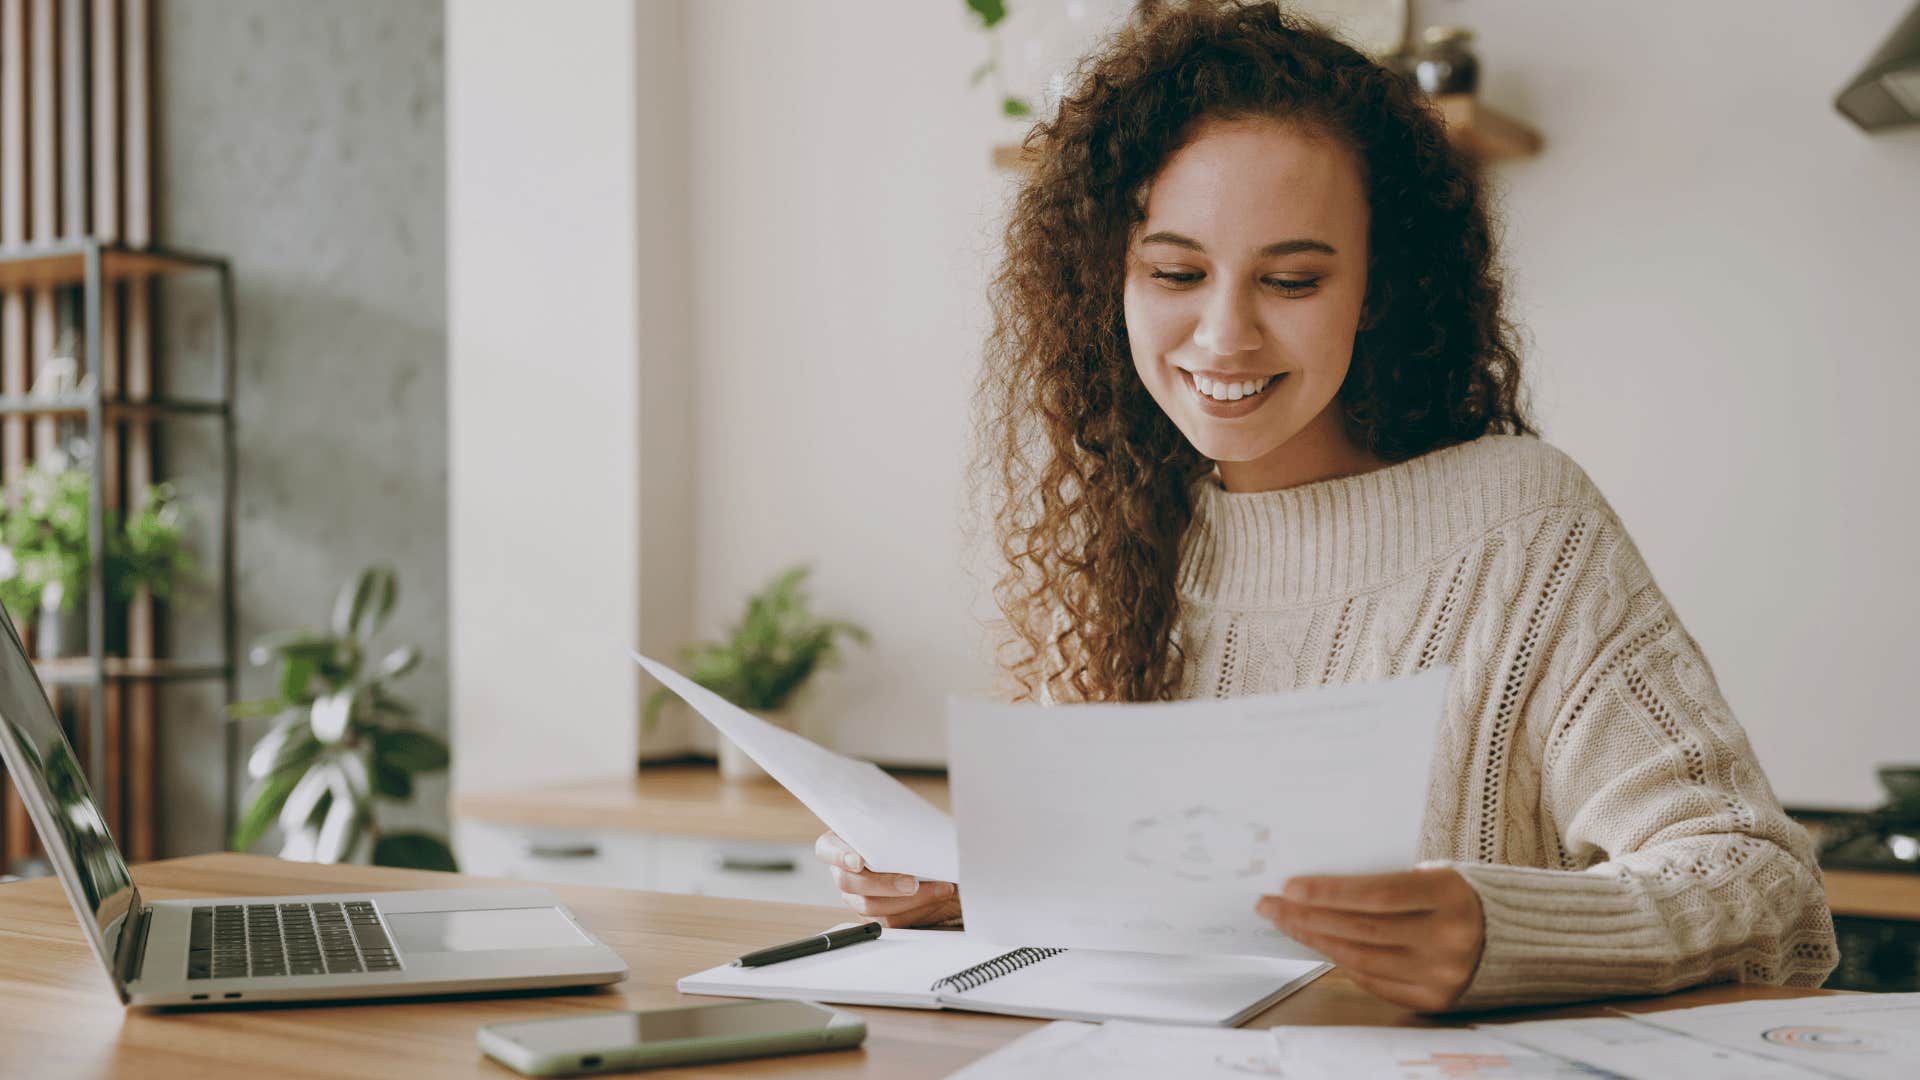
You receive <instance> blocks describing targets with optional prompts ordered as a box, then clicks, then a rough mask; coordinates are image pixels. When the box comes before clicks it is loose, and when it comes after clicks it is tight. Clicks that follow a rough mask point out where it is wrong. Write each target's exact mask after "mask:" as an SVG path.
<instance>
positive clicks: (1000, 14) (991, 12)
mask: <svg viewBox="0 0 1920 1080" xmlns="http://www.w3.org/2000/svg"><path fill="white" fill-rule="evenodd" d="M967 10H968V11H971V12H973V13H974V14H975V15H978V16H980V26H981V28H982V29H987V30H991V29H992V28H993V27H994V25H995V24H996V23H998V22H999V21H1000V20H1001V19H1004V18H1006V17H1007V0H967Z"/></svg>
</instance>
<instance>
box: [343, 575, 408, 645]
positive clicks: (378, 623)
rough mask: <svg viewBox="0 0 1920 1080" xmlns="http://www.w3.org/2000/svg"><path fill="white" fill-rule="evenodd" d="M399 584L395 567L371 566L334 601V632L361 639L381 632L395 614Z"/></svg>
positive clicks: (363, 639)
mask: <svg viewBox="0 0 1920 1080" xmlns="http://www.w3.org/2000/svg"><path fill="white" fill-rule="evenodd" d="M398 591H399V584H398V580H397V577H396V575H395V574H394V571H393V568H392V567H390V566H386V565H379V566H369V567H367V568H366V569H365V570H362V571H360V579H359V580H358V581H356V582H354V583H353V584H352V585H349V586H346V587H345V588H342V589H341V590H340V595H339V596H337V597H335V599H334V602H333V632H334V633H336V634H338V635H340V636H341V637H355V638H358V639H360V640H361V641H365V640H366V639H368V638H370V637H372V636H373V635H374V634H376V633H379V631H380V628H381V627H382V626H384V625H386V622H387V616H388V615H390V614H392V613H393V604H394V600H395V599H396V594H397V593H398Z"/></svg>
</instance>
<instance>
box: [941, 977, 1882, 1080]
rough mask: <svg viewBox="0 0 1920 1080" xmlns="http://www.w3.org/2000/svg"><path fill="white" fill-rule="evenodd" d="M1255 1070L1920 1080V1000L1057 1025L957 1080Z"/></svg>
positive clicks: (1415, 1076)
mask: <svg viewBox="0 0 1920 1080" xmlns="http://www.w3.org/2000/svg"><path fill="white" fill-rule="evenodd" d="M1248 1074H1253V1075H1258V1076H1281V1077H1287V1078H1288V1080H1322V1078H1326V1080H1332V1078H1336V1077H1337V1078H1341V1080H1348V1078H1351V1080H1375V1078H1377V1080H1442V1078H1447V1077H1464V1076H1486V1077H1513V1078H1519V1077H1554V1078H1558V1077H1588V1078H1591V1077H1615V1078H1619V1080H1667V1078H1670V1077H1676V1076H1684V1077H1687V1078H1688V1080H1814V1078H1818V1077H1829V1078H1831V1077H1839V1078H1842V1080H1883V1078H1887V1080H1891V1078H1895V1077H1898V1078H1901V1080H1907V1078H1910V1077H1914V1076H1920V994H1871V995H1847V996H1844V997H1843V996H1831V997H1827V996H1822V997H1800V998H1778V999H1768V1000H1764V1001H1744V1002H1737V1003H1735V1004H1731V1005H1705V1006H1701V1007H1698V1008H1693V1009H1674V1010H1669V1011H1666V1012H1647V1013H1621V1014H1619V1015H1618V1016H1603V1017H1593V1018H1589V1019H1581V1020H1534V1021H1522V1022H1518V1023H1510V1024H1481V1025H1477V1026H1475V1027H1473V1028H1471V1029H1461V1028H1427V1029H1423V1028H1386V1027H1275V1028H1268V1029H1267V1030H1265V1031H1222V1030H1219V1029H1213V1028H1169V1027H1159V1026H1149V1025H1142V1024H1128V1023H1118V1022H1109V1023H1106V1024H1100V1025H1095V1024H1075V1023H1056V1024H1050V1025H1048V1026H1047V1027H1044V1028H1041V1029H1039V1030H1038V1031H1035V1032H1033V1033H1031V1034H1029V1035H1026V1036H1024V1037H1022V1038H1020V1039H1016V1040H1015V1041H1013V1042H1011V1043H1008V1044H1007V1045H1006V1046H1004V1047H1002V1048H1000V1049H999V1050H998V1051H996V1052H994V1053H992V1054H989V1055H988V1056H987V1057H984V1058H982V1059H980V1060H979V1061H976V1062H974V1063H973V1064H972V1065H970V1066H968V1067H967V1068H965V1069H962V1070H961V1071H959V1072H957V1073H955V1074H953V1075H954V1076H955V1077H956V1078H957V1080H987V1078H989V1077H992V1078H996V1080H1029V1078H1031V1080H1040V1078H1042V1077H1054V1076H1101V1077H1117V1078H1121V1080H1126V1078H1129V1077H1162V1076H1179V1077H1182V1078H1183V1080H1185V1078H1210V1077H1220V1078H1221V1080H1225V1078H1227V1077H1233V1076H1246V1075H1248Z"/></svg>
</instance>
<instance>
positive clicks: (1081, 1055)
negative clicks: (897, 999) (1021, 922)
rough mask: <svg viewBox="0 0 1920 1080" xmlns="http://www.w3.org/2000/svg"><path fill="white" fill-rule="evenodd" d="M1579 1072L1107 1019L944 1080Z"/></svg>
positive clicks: (1459, 1043)
mask: <svg viewBox="0 0 1920 1080" xmlns="http://www.w3.org/2000/svg"><path fill="white" fill-rule="evenodd" d="M1605 1075H1606V1074H1605V1073H1598V1072H1595V1071H1594V1070H1592V1069H1588V1068H1586V1067H1584V1066H1581V1065H1577V1064H1574V1063H1572V1062H1568V1061H1564V1060H1562V1059H1560V1058H1557V1057H1554V1056H1553V1055H1551V1054H1542V1053H1539V1052H1537V1051H1535V1050H1532V1049H1529V1048H1528V1047H1525V1046H1518V1045H1515V1044H1512V1043H1506V1042H1502V1041H1501V1040H1499V1039H1496V1038H1494V1037H1492V1036H1490V1035H1486V1034H1482V1033H1481V1032H1478V1031H1469V1030H1458V1029H1450V1028H1431V1029H1422V1028H1368V1027H1276V1028H1268V1029H1267V1030H1265V1031H1221V1030H1218V1029H1208V1028H1168V1027H1159V1026H1153V1025H1147V1024H1128V1023H1121V1022H1118V1021H1110V1022H1108V1023H1105V1024H1100V1025H1098V1026H1096V1025H1093V1024H1069V1023H1056V1024H1049V1025H1048V1026H1046V1027H1044V1028H1041V1029H1040V1030H1039V1031H1036V1032H1033V1033H1032V1034H1029V1035H1026V1036H1023V1037H1021V1038H1019V1039H1016V1040H1015V1041H1013V1042H1011V1043H1009V1044H1007V1045H1006V1046H1004V1047H1002V1048H1001V1049H1000V1050H998V1051H996V1052H995V1053H993V1054H990V1055H988V1056H987V1057H984V1058H982V1059H980V1060H979V1061H976V1062H974V1063H973V1064H972V1065H969V1066H968V1067H967V1068H965V1069H962V1070H960V1071H959V1072H957V1073H954V1074H953V1077H952V1080H990V1078H991V1080H1051V1078H1053V1077H1061V1076H1098V1077H1101V1078H1102V1080H1134V1078H1138V1080H1149V1078H1161V1077H1169V1076H1177V1077H1180V1078H1181V1080H1201V1078H1205V1080H1213V1078H1218V1080H1245V1078H1246V1077H1248V1076H1274V1077H1285V1078H1287V1080H1447V1078H1451V1077H1466V1076H1487V1077H1501V1078H1503V1080H1593V1078H1594V1077H1596V1076H1605Z"/></svg>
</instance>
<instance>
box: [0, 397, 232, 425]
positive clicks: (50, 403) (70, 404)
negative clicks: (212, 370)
mask: <svg viewBox="0 0 1920 1080" xmlns="http://www.w3.org/2000/svg"><path fill="white" fill-rule="evenodd" d="M92 403H93V399H92V398H90V397H88V396H87V395H85V394H61V395H58V396H49V397H34V396H31V395H21V394H8V395H0V416H84V415H86V412H87V408H88V406H90V405H91V404H92ZM100 406H101V408H102V410H104V411H105V413H106V416H107V419H109V420H123V419H125V420H143V419H144V420H152V419H157V418H159V417H164V416H220V415H222V414H224V413H225V412H226V411H227V403H226V402H224V401H220V400H217V399H207V400H198V399H194V398H152V399H149V400H147V401H103V402H101V403H100Z"/></svg>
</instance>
